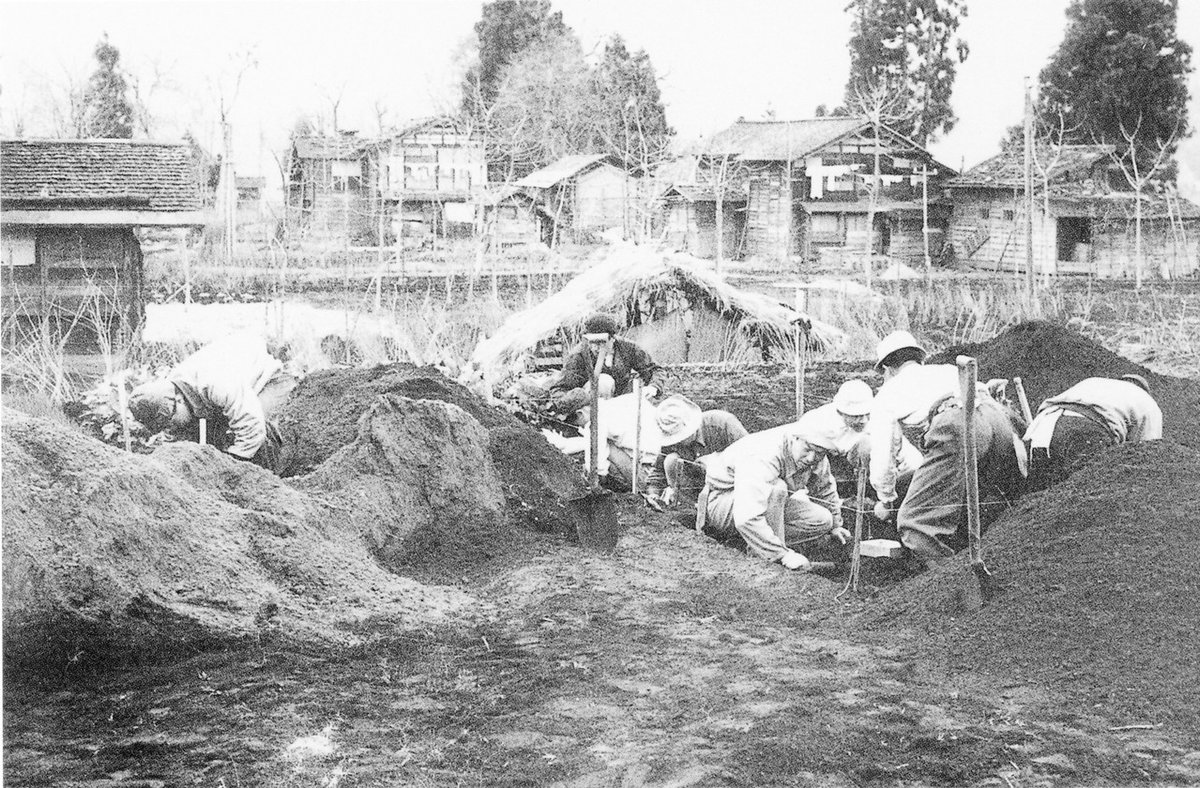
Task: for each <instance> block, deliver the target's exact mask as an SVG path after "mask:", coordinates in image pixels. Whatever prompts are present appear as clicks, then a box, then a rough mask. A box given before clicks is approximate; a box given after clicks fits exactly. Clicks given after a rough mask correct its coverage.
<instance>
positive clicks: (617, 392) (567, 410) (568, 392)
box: [550, 314, 658, 417]
mask: <svg viewBox="0 0 1200 788" xmlns="http://www.w3.org/2000/svg"><path fill="white" fill-rule="evenodd" d="M619 330H620V326H618V325H617V321H616V319H614V318H613V317H611V316H610V315H604V314H595V315H592V316H591V317H589V318H588V319H587V320H585V321H584V323H583V335H584V336H583V339H582V340H581V341H580V343H579V344H578V345H577V346H576V347H575V349H574V350H572V351H571V353H570V354H569V355H568V356H567V358H566V360H564V361H563V368H562V372H560V373H559V376H558V378H557V379H556V380H555V381H554V382H553V383H552V384H550V399H551V402H552V403H553V405H554V409H555V410H556V411H557V412H559V413H561V414H563V415H564V416H568V417H569V416H572V415H574V414H575V413H578V412H579V411H581V410H583V409H584V408H586V407H587V406H588V403H589V401H590V399H591V385H592V370H593V369H594V368H595V366H596V355H597V353H598V352H600V349H601V348H605V347H606V346H607V348H608V349H607V352H606V354H605V357H604V363H603V366H602V367H601V372H600V386H599V389H600V391H599V396H600V398H601V399H608V398H610V397H619V396H621V395H622V394H629V393H630V392H632V391H633V379H634V376H638V377H641V379H642V382H643V383H644V384H645V385H647V386H649V385H651V383H653V380H654V373H655V372H657V371H658V365H657V364H655V363H654V359H652V358H650V354H649V353H647V352H646V351H645V350H643V349H642V347H641V346H640V345H638V344H637V343H635V342H632V341H630V340H628V339H622V338H620V337H618V336H617V332H618V331H619ZM610 342H611V343H610ZM608 343H610V344H608Z"/></svg>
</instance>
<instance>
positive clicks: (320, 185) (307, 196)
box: [287, 132, 378, 246]
mask: <svg viewBox="0 0 1200 788" xmlns="http://www.w3.org/2000/svg"><path fill="white" fill-rule="evenodd" d="M369 144H370V143H369V142H368V141H367V140H364V139H361V138H359V136H358V135H357V134H356V133H354V132H344V133H342V134H340V135H337V136H319V135H302V136H298V137H294V138H293V139H292V146H291V150H290V152H289V156H288V169H287V172H288V182H287V224H288V230H289V232H290V233H291V234H292V237H293V238H295V239H297V240H316V241H326V242H335V243H339V244H341V245H345V246H349V245H351V244H367V243H370V242H371V240H372V239H373V238H374V234H375V232H376V230H375V228H376V226H377V224H378V221H377V213H378V208H377V207H374V206H372V201H371V199H370V190H369V189H368V188H367V187H366V183H365V175H366V168H367V149H368V146H369Z"/></svg>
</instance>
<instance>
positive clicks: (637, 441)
mask: <svg viewBox="0 0 1200 788" xmlns="http://www.w3.org/2000/svg"><path fill="white" fill-rule="evenodd" d="M633 396H634V399H635V400H636V402H635V403H634V406H633V414H634V415H633V418H634V427H633V474H632V476H633V489H632V490H630V492H632V493H634V494H635V495H636V494H637V491H638V482H639V481H640V479H639V478H638V477H639V476H640V475H641V470H642V379H641V378H640V377H635V378H634V379H633Z"/></svg>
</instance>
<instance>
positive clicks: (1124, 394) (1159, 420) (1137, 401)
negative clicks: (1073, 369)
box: [1025, 378, 1163, 443]
mask: <svg viewBox="0 0 1200 788" xmlns="http://www.w3.org/2000/svg"><path fill="white" fill-rule="evenodd" d="M1062 405H1079V406H1083V407H1087V408H1091V409H1092V410H1094V411H1096V414H1097V415H1099V416H1100V418H1102V419H1104V421H1105V423H1106V424H1108V427H1109V429H1110V430H1112V433H1113V435H1114V436H1115V437H1116V439H1117V442H1118V443H1134V442H1136V441H1152V440H1158V439H1160V438H1162V436H1163V415H1162V410H1161V409H1160V408H1159V407H1158V403H1157V402H1155V401H1154V397H1152V396H1150V395H1149V394H1148V393H1146V391H1145V389H1143V388H1142V387H1141V386H1139V385H1137V384H1136V383H1133V382H1131V381H1128V380H1119V379H1115V378H1084V379H1083V380H1081V381H1079V382H1078V383H1076V384H1075V385H1074V386H1071V387H1070V388H1069V389H1067V390H1066V391H1064V392H1063V393H1062V394H1059V395H1058V396H1055V397H1048V398H1047V399H1046V400H1045V401H1044V402H1042V404H1041V406H1040V407H1039V408H1038V413H1037V416H1035V417H1034V419H1033V423H1032V424H1030V425H1029V429H1028V430H1027V431H1026V433H1025V436H1026V438H1029V436H1030V435H1031V434H1036V433H1039V432H1040V431H1041V430H1042V429H1044V427H1043V426H1042V425H1039V424H1038V422H1039V420H1041V419H1042V418H1043V413H1049V412H1052V411H1061V409H1060V408H1059V407H1057V406H1062ZM1050 431H1051V432H1053V431H1054V428H1053V426H1051V428H1050ZM1046 442H1047V443H1049V438H1047V439H1046Z"/></svg>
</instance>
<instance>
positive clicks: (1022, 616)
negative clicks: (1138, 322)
mask: <svg viewBox="0 0 1200 788" xmlns="http://www.w3.org/2000/svg"><path fill="white" fill-rule="evenodd" d="M1198 513H1200V453H1197V452H1195V451H1193V450H1191V449H1188V448H1185V447H1182V446H1179V445H1177V444H1174V443H1171V442H1169V441H1154V442H1149V443H1140V444H1132V445H1125V446H1118V447H1113V448H1111V449H1108V450H1107V451H1105V452H1104V453H1103V454H1101V455H1100V456H1098V457H1097V458H1096V460H1095V461H1094V462H1093V463H1091V464H1089V465H1088V466H1086V467H1084V468H1083V469H1081V470H1080V471H1078V472H1077V473H1075V474H1074V475H1073V476H1071V477H1070V479H1068V480H1067V481H1066V482H1064V483H1063V484H1061V485H1059V486H1058V487H1055V488H1052V489H1050V490H1047V491H1046V492H1044V493H1040V494H1037V495H1033V496H1029V497H1027V498H1025V499H1023V500H1022V502H1021V503H1020V505H1018V506H1017V507H1016V508H1015V509H1014V510H1012V511H1011V512H1009V513H1008V514H1007V515H1006V516H1005V517H1004V518H1002V519H1001V520H1000V521H998V522H997V523H996V524H995V525H994V526H993V527H992V529H991V530H990V531H989V532H988V534H987V536H986V538H985V542H984V557H985V559H986V561H987V564H988V566H989V568H991V570H992V571H993V572H994V573H995V575H996V577H997V579H998V580H999V582H1000V584H1001V593H1000V594H999V596H997V597H995V598H994V599H993V600H992V601H991V602H990V603H988V604H987V605H986V606H984V607H982V608H980V607H979V606H978V604H977V603H978V587H977V584H976V582H975V579H974V576H973V575H972V574H971V573H970V571H969V570H968V568H967V567H966V565H965V561H964V559H963V558H962V557H959V558H955V559H952V560H949V561H946V562H944V563H943V564H942V565H939V566H938V567H936V568H935V569H934V570H932V571H931V572H929V573H927V574H924V575H921V576H920V577H918V578H916V579H914V580H912V581H910V582H908V583H905V584H903V585H900V586H898V587H896V588H894V589H892V591H891V592H890V593H889V594H888V595H887V596H886V597H884V598H883V600H882V604H881V605H880V607H879V608H878V609H877V610H875V611H873V613H872V622H871V623H872V624H873V626H876V627H883V628H884V629H885V630H887V631H891V630H892V628H894V627H902V628H905V629H908V630H909V631H910V633H915V635H916V636H915V638H914V643H915V644H916V647H917V648H918V649H919V650H920V651H921V652H922V653H923V654H925V656H926V657H927V658H928V660H929V663H930V664H929V667H930V670H931V671H932V672H933V673H934V674H935V675H942V674H943V672H944V671H949V672H951V673H957V672H961V671H981V672H983V673H985V674H990V675H992V676H994V677H997V678H999V679H1001V680H1003V681H1005V682H1006V683H1010V684H1033V685H1042V686H1046V687H1049V688H1051V689H1053V690H1056V691H1059V692H1063V693H1065V694H1067V695H1068V696H1070V697H1074V698H1075V699H1076V700H1077V701H1078V702H1079V703H1080V705H1081V707H1084V708H1085V709H1088V710H1099V711H1100V712H1101V713H1103V714H1105V715H1106V716H1107V717H1108V718H1109V719H1115V720H1121V719H1126V720H1128V721H1129V723H1130V724H1134V723H1159V722H1167V723H1173V724H1177V725H1180V726H1184V727H1187V728H1189V729H1190V730H1191V731H1193V732H1195V733H1200V682H1198V681H1197V672H1196V652H1197V649H1198V648H1200V639H1198V636H1197V632H1200V575H1198V574H1197V572H1196V556H1197V555H1198V554H1200V516H1198ZM889 637H890V636H889Z"/></svg>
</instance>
